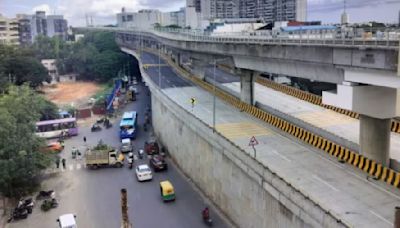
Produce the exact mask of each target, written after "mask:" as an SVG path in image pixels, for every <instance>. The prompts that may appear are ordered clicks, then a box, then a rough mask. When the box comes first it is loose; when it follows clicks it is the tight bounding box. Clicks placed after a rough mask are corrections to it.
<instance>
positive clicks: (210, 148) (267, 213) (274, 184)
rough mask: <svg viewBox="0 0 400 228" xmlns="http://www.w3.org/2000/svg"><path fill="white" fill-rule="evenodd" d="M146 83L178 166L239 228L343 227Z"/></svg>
mask: <svg viewBox="0 0 400 228" xmlns="http://www.w3.org/2000/svg"><path fill="white" fill-rule="evenodd" d="M147 84H148V85H150V89H151V92H152V110H153V125H154V129H155V133H156V135H157V137H158V138H159V140H160V141H161V143H162V144H163V145H164V146H165V147H166V148H167V150H168V151H169V153H170V155H171V157H172V159H174V160H175V161H176V163H177V164H178V165H179V167H180V168H181V170H182V171H183V172H185V173H186V174H187V175H188V176H189V177H191V179H192V180H193V182H194V183H195V184H196V185H197V186H198V187H199V188H200V189H201V190H202V191H203V192H204V193H205V194H206V195H207V196H208V197H209V198H210V199H211V200H212V201H213V202H214V203H215V204H216V205H217V206H218V207H219V208H220V209H221V210H222V211H223V212H224V213H225V214H226V215H227V216H228V217H229V218H230V219H231V220H232V221H233V222H234V223H236V224H237V225H238V226H239V227H343V226H344V224H343V223H341V222H340V221H338V220H337V219H336V218H335V216H334V215H332V214H330V212H329V211H327V210H324V209H323V208H321V207H320V206H319V205H318V204H316V203H314V202H313V201H312V200H310V199H311V198H310V197H309V196H307V195H305V194H303V193H301V192H300V191H299V190H296V189H295V188H293V187H292V186H291V185H290V184H288V183H287V182H285V181H284V180H283V179H282V178H280V177H279V176H277V175H276V174H275V173H273V172H271V171H270V170H269V169H268V168H266V167H264V166H263V165H261V164H260V163H259V162H257V161H255V160H254V159H253V158H251V157H249V156H248V155H247V154H246V153H244V152H243V151H242V150H241V149H240V148H239V147H237V146H236V145H234V144H233V143H231V142H230V141H228V140H227V139H225V138H224V137H223V136H221V135H220V134H218V133H213V131H212V129H211V128H210V127H209V126H208V125H206V124H205V123H203V122H202V121H201V120H199V119H197V118H196V117H194V116H193V115H191V114H190V113H189V112H187V111H186V110H184V109H182V108H181V107H180V106H179V105H177V104H176V103H174V102H173V101H171V100H169V99H168V97H167V96H166V95H164V94H162V93H161V92H160V91H159V90H158V89H156V88H155V87H153V86H151V84H152V83H151V82H147Z"/></svg>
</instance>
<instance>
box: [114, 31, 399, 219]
mask: <svg viewBox="0 0 400 228" xmlns="http://www.w3.org/2000/svg"><path fill="white" fill-rule="evenodd" d="M160 33H162V34H160ZM163 34H164V35H163ZM193 36H194V37H193ZM218 39H219V40H218ZM118 40H119V41H120V42H123V43H124V44H125V45H127V46H131V47H152V48H158V50H159V52H162V53H167V54H169V55H171V56H172V58H173V59H175V61H176V62H179V63H180V62H181V59H182V58H183V57H184V56H189V58H190V59H191V62H192V65H193V66H194V68H195V70H194V72H195V74H196V75H198V76H200V78H201V79H203V78H204V72H205V68H206V66H207V65H208V64H209V63H210V62H211V63H213V62H215V60H216V59H220V58H225V56H228V58H229V59H230V62H231V64H233V65H234V66H235V67H236V68H237V69H238V70H237V72H236V73H237V74H239V75H240V82H241V86H240V87H241V89H240V94H241V95H240V98H241V100H242V101H244V102H246V103H248V104H251V105H252V104H254V80H255V78H256V75H257V72H258V71H267V72H271V73H280V74H286V75H289V76H297V77H305V78H312V76H319V75H320V76H321V77H320V78H318V80H320V81H328V82H332V81H329V80H333V79H334V80H336V81H335V83H338V84H339V86H338V91H339V93H338V94H337V95H335V94H328V96H325V97H328V102H331V103H332V104H336V103H335V102H337V100H338V99H337V98H341V97H340V96H341V95H342V94H341V93H342V92H344V94H345V95H346V100H343V104H336V105H338V106H340V107H344V108H347V109H351V110H353V111H357V112H359V113H361V116H362V117H361V120H360V125H361V133H362V134H360V135H364V136H360V144H361V151H360V154H362V155H364V156H366V157H367V158H370V159H372V161H373V162H377V163H378V164H379V163H381V164H383V165H387V164H388V154H389V153H388V151H389V146H388V145H389V140H388V139H389V132H390V128H389V127H390V118H391V117H394V116H396V115H397V109H396V105H397V100H396V96H395V94H396V89H394V88H389V87H395V88H397V87H398V78H397V77H396V76H395V75H396V70H397V66H398V64H397V62H396V61H398V57H397V55H398V42H388V43H386V44H385V45H381V44H379V43H375V44H374V43H369V44H364V45H363V44H356V43H354V45H350V44H347V45H343V44H341V45H340V44H339V43H336V42H333V44H323V43H319V44H306V43H302V42H301V41H300V42H294V44H293V43H292V44H291V43H289V42H286V43H285V42H283V43H281V44H278V43H277V41H276V40H275V41H273V42H261V41H260V42H259V43H256V42H252V41H251V39H249V40H247V41H246V39H245V40H238V39H235V38H221V37H218V38H213V37H201V36H196V35H190V34H188V35H187V36H186V35H185V34H171V33H165V32H162V31H134V30H124V31H118ZM246 42H247V43H246ZM389 43H390V45H387V44H389ZM396 43H397V45H396ZM296 50H297V54H294V53H292V52H293V51H296ZM360 53H361V54H360ZM371 53H372V54H371ZM308 54H310V55H311V57H310V56H309V55H308ZM363 54H364V55H363ZM247 57H249V58H248V59H247V60H248V65H245V64H246V61H247V60H246V59H245V58H247ZM252 58H253V59H252ZM254 58H256V59H254ZM243 59H245V60H246V61H245V60H243ZM249 59H250V60H249ZM357 59H358V60H357ZM356 60H357V61H356ZM251 64H253V65H254V66H253V65H251ZM274 64H275V65H274ZM273 66H279V67H276V69H279V70H288V69H291V71H292V73H284V72H283V71H282V72H274V71H273V69H272V68H271V70H263V69H261V70H260V69H258V68H257V67H260V68H261V67H273ZM290 67H291V68H290ZM311 71H313V72H311ZM307 75H309V76H307ZM360 75H361V76H362V77H360ZM357 83H362V84H357ZM365 84H367V85H365ZM385 86H389V87H385ZM339 100H340V99H339ZM341 105H342V106H341ZM349 107H350V108H349ZM377 110H379V111H380V112H378V111H377ZM363 116H364V117H365V118H363ZM362 126H364V127H362ZM381 126H383V127H381ZM363 128H364V129H365V128H367V130H365V131H364V132H363V131H362V129H363ZM368 128H370V129H368ZM296 134H297V133H296ZM365 134H367V135H365ZM312 137H314V136H312ZM307 140H308V136H307ZM315 144H317V143H315ZM318 145H319V142H318ZM363 146H364V148H362V147H363ZM376 152H378V153H376ZM335 156H336V155H335ZM340 156H341V155H340ZM358 158H359V157H358V156H357V161H356V162H355V160H351V163H352V164H353V165H355V164H357V166H358V167H362V169H364V163H363V162H364V159H362V161H363V162H361V163H359V161H358ZM367 161H368V164H370V162H371V161H370V160H367ZM359 164H360V165H359ZM375 165H376V164H375ZM374 167H375V166H374ZM367 170H368V172H369V173H372V174H373V175H375V174H377V173H376V169H371V170H370V169H369V165H368V167H367ZM385 172H386V171H385ZM278 174H279V173H278ZM379 175H381V174H379ZM384 176H385V181H386V176H387V174H384ZM390 176H392V177H391V178H389V179H390V181H389V179H387V181H388V182H390V183H393V182H392V181H393V173H391V174H390ZM331 178H333V179H336V178H334V177H331ZM328 179H329V178H328ZM338 179H339V180H342V178H338ZM397 182H398V181H397V176H396V181H395V183H397ZM327 183H328V182H327ZM328 184H329V183H328ZM397 185H398V183H397V184H396V186H397ZM332 186H334V185H332ZM355 188H356V189H358V187H355ZM377 194H379V193H377ZM389 208H390V211H392V210H393V207H392V206H389ZM346 213H349V214H352V212H346ZM374 213H375V212H374ZM378 215H379V214H378ZM386 221H390V219H389V220H388V219H387V220H386Z"/></svg>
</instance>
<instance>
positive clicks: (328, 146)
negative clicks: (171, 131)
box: [146, 49, 400, 188]
mask: <svg viewBox="0 0 400 228" xmlns="http://www.w3.org/2000/svg"><path fill="white" fill-rule="evenodd" d="M146 51H148V52H151V53H153V54H155V55H158V53H157V52H155V51H154V50H152V49H146ZM162 58H163V59H164V60H165V61H167V62H168V64H169V65H171V66H173V67H174V69H175V70H177V72H178V73H179V74H180V75H181V76H183V77H185V78H187V79H189V80H190V81H192V82H194V83H195V84H196V85H198V86H200V87H201V88H203V89H205V90H207V91H208V92H210V93H214V91H215V94H216V96H217V97H219V98H220V99H222V100H224V101H225V102H226V103H228V104H230V105H232V106H234V107H236V108H237V109H239V110H241V111H245V112H247V113H248V114H250V115H252V116H254V117H256V118H258V119H260V120H262V121H264V122H266V123H268V124H270V125H272V126H274V127H276V128H278V129H280V130H282V131H284V132H286V133H288V134H290V135H292V136H294V137H296V138H298V139H300V140H301V141H304V142H306V143H308V144H310V145H312V146H314V147H316V148H318V149H320V150H322V151H325V152H326V153H328V154H329V155H331V156H333V157H336V158H337V159H338V161H339V162H343V163H348V164H350V165H353V166H354V167H356V168H358V169H360V170H362V171H364V172H365V173H366V174H367V175H370V176H371V177H373V178H374V179H376V180H381V181H384V182H386V183H387V184H390V185H393V186H395V187H397V188H399V187H400V173H398V172H396V171H394V170H393V169H390V168H387V167H384V166H383V165H382V164H379V163H377V162H375V161H373V160H371V159H368V158H366V157H364V156H363V155H361V154H359V153H357V152H354V151H351V150H349V149H347V148H345V147H343V146H341V145H338V144H336V143H334V142H332V141H330V140H327V139H325V138H323V137H321V136H319V135H316V134H314V133H312V132H310V131H307V130H305V129H303V128H300V127H298V126H296V125H294V124H292V123H290V122H288V121H286V120H283V119H281V118H279V117H277V116H274V115H272V114H269V113H267V112H265V111H263V110H261V109H259V108H256V107H254V106H252V105H249V104H247V103H244V102H242V101H240V99H238V98H237V97H235V96H232V95H231V94H229V93H227V92H225V91H223V90H221V89H218V88H214V87H213V86H212V85H211V84H209V83H207V82H205V81H203V80H202V79H200V78H198V77H196V76H194V75H193V74H190V73H189V72H187V71H185V70H184V69H183V68H181V67H179V66H178V65H177V64H176V63H175V62H173V61H172V60H171V59H170V58H168V56H165V55H162ZM214 89H215V90H214Z"/></svg>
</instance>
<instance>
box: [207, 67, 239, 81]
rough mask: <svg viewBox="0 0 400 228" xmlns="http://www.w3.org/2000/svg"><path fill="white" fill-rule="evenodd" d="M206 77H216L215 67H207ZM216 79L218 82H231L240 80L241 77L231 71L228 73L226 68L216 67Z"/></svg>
mask: <svg viewBox="0 0 400 228" xmlns="http://www.w3.org/2000/svg"><path fill="white" fill-rule="evenodd" d="M205 77H206V78H209V79H214V67H213V66H211V67H207V68H206V72H205ZM215 80H216V81H217V82H218V83H231V82H239V81H240V77H239V76H237V75H234V74H231V73H228V72H226V71H224V70H221V69H219V68H218V67H217V68H215Z"/></svg>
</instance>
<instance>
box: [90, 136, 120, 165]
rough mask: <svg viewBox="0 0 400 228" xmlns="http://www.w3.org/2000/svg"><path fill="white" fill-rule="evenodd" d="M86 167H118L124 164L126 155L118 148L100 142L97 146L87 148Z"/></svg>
mask: <svg viewBox="0 0 400 228" xmlns="http://www.w3.org/2000/svg"><path fill="white" fill-rule="evenodd" d="M85 158H86V167H88V168H92V169H97V168H99V167H104V166H106V167H110V166H111V167H118V168H121V167H122V166H123V165H124V159H125V157H124V155H123V154H121V153H119V152H118V150H116V149H114V148H112V147H110V146H108V145H105V144H103V143H102V142H99V144H97V146H95V147H93V148H90V149H88V150H86V152H85Z"/></svg>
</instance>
